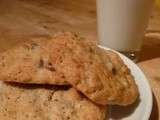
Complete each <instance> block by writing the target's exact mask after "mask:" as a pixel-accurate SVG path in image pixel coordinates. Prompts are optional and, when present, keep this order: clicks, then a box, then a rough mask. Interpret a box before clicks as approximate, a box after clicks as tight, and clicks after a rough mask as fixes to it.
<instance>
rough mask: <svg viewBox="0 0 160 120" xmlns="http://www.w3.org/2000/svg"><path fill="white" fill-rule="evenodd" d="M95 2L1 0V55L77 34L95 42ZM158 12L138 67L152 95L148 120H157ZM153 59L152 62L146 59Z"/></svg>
mask: <svg viewBox="0 0 160 120" xmlns="http://www.w3.org/2000/svg"><path fill="white" fill-rule="evenodd" d="M96 22H97V21H96V1H95V0H1V1H0V52H2V51H4V50H6V49H9V48H11V47H12V46H14V45H16V44H19V43H21V42H23V41H26V40H28V39H32V38H37V37H42V38H46V37H49V36H52V35H54V33H55V32H57V31H76V32H80V33H81V35H82V36H84V37H87V38H88V39H89V40H92V41H96V40H97V31H96ZM156 57H160V10H158V9H157V8H155V9H154V10H153V12H152V16H151V19H150V22H149V25H148V28H147V31H146V35H145V36H144V42H143V47H142V51H141V55H140V60H141V63H139V66H140V67H141V68H142V70H143V71H144V72H145V74H146V76H147V77H148V79H149V81H150V84H151V86H152V90H153V93H154V108H153V112H152V116H151V120H160V117H159V114H160V111H159V109H160V58H157V59H153V58H156ZM149 59H153V60H149Z"/></svg>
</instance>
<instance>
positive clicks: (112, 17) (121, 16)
mask: <svg viewBox="0 0 160 120" xmlns="http://www.w3.org/2000/svg"><path fill="white" fill-rule="evenodd" d="M153 3H154V0H97V21H98V38H99V43H100V45H102V46H106V47H109V48H112V49H114V50H117V51H119V52H121V53H123V54H125V55H126V56H128V57H129V58H131V59H132V60H135V61H136V60H137V58H138V54H139V51H140V49H141V45H142V40H143V36H144V32H145V29H146V27H147V23H148V19H149V16H150V13H151V9H152V6H153Z"/></svg>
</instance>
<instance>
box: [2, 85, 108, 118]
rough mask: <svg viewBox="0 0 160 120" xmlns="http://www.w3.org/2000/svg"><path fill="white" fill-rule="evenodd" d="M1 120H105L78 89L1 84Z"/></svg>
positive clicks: (103, 111) (101, 108)
mask: <svg viewBox="0 0 160 120" xmlns="http://www.w3.org/2000/svg"><path fill="white" fill-rule="evenodd" d="M0 101H1V102H0V119H1V120H105V115H106V107H104V106H98V105H95V104H94V103H92V102H91V101H89V100H88V99H86V98H85V97H84V96H82V95H80V94H79V93H78V92H77V91H76V90H75V89H73V88H69V89H62V88H56V87H55V88H54V87H53V86H40V85H22V84H13V83H12V84H6V83H2V85H1V88H0Z"/></svg>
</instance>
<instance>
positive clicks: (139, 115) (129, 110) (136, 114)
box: [99, 46, 152, 120]
mask: <svg viewBox="0 0 160 120" xmlns="http://www.w3.org/2000/svg"><path fill="white" fill-rule="evenodd" d="M99 47H101V48H103V49H106V50H108V49H109V48H105V47H102V46H99ZM110 50H111V49H110ZM112 51H114V50H112ZM114 52H116V51H114ZM116 53H118V52H116ZM118 54H119V55H120V57H121V58H122V60H123V61H124V63H125V64H126V65H127V66H128V67H129V68H130V70H131V73H132V74H133V76H134V77H135V80H136V84H137V85H138V88H139V92H140V98H139V101H137V103H135V104H134V105H131V106H129V107H118V106H109V120H149V117H150V114H151V110H152V92H151V88H150V86H149V83H148V81H147V79H146V77H145V75H144V74H143V72H142V71H141V70H140V68H139V67H138V66H137V65H136V64H135V63H133V62H132V61H131V60H130V59H128V58H127V57H125V56H124V55H122V54H120V53H118Z"/></svg>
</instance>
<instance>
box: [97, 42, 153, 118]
mask: <svg viewBox="0 0 160 120" xmlns="http://www.w3.org/2000/svg"><path fill="white" fill-rule="evenodd" d="M98 47H100V48H103V49H104V50H111V51H113V52H115V53H117V54H118V55H119V56H120V57H121V58H122V60H123V62H124V63H126V62H125V61H127V62H129V64H131V66H134V67H135V68H136V69H137V70H138V71H140V74H141V77H143V82H145V86H146V89H147V90H148V94H147V95H148V107H147V108H150V109H146V110H145V113H144V115H143V118H142V119H141V120H149V118H150V115H151V112H152V107H153V95H152V90H151V86H150V84H149V81H148V80H147V78H146V76H145V74H144V73H143V71H142V70H141V69H140V68H139V66H138V65H136V64H135V63H134V62H133V61H132V60H130V59H129V58H128V57H126V56H125V55H123V54H121V53H119V52H118V51H116V50H113V49H111V48H108V47H105V46H102V45H98ZM127 66H128V65H127Z"/></svg>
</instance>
